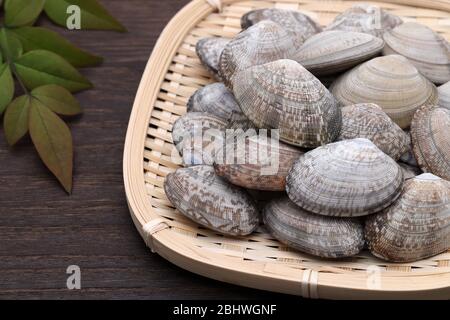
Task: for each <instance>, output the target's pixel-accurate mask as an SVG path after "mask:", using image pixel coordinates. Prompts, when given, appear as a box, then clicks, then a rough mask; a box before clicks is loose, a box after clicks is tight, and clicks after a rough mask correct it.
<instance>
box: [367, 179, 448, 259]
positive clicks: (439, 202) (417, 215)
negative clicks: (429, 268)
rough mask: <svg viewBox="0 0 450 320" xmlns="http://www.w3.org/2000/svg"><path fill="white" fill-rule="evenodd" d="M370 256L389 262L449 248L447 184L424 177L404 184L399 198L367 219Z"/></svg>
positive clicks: (443, 181)
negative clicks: (382, 210) (371, 254)
mask: <svg viewBox="0 0 450 320" xmlns="http://www.w3.org/2000/svg"><path fill="white" fill-rule="evenodd" d="M365 233H366V239H367V241H368V243H369V249H370V250H371V251H372V253H373V254H374V255H375V256H377V257H379V258H381V259H384V260H388V261H392V262H411V261H418V260H422V259H426V258H429V257H432V256H435V255H437V254H440V253H442V252H445V251H447V250H448V249H450V182H448V181H445V180H442V179H440V178H438V177H436V176H434V175H431V174H423V175H421V176H419V177H416V178H414V179H411V180H408V181H407V182H406V183H405V186H404V189H403V191H402V194H401V196H400V197H399V199H398V200H397V201H396V202H395V203H394V204H393V205H392V206H391V207H390V208H388V209H386V210H385V211H384V212H382V213H379V214H376V215H374V216H372V217H369V218H368V219H367V221H366V227H365Z"/></svg>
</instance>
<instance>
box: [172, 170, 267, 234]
mask: <svg viewBox="0 0 450 320" xmlns="http://www.w3.org/2000/svg"><path fill="white" fill-rule="evenodd" d="M164 190H165V193H166V195H167V198H168V199H169V200H170V202H171V203H172V204H173V205H174V206H175V207H176V208H177V209H178V211H180V212H181V213H182V214H183V215H185V216H186V217H188V218H190V219H192V220H193V221H195V222H197V223H199V224H201V225H202V226H205V227H207V228H209V229H212V230H215V231H217V232H220V233H223V234H226V235H232V236H244V235H248V234H251V233H252V232H253V231H254V230H255V229H256V228H257V227H258V225H259V212H258V209H257V207H256V204H255V202H254V201H253V199H252V198H251V197H250V196H249V195H248V194H247V193H246V191H245V190H243V189H241V188H239V187H236V186H233V185H231V184H229V183H228V182H226V181H225V180H224V179H222V178H220V177H218V176H217V175H216V174H215V172H214V168H213V167H210V166H196V167H191V168H183V169H178V170H177V171H175V172H174V173H170V174H169V175H168V176H167V177H166V180H165V183H164Z"/></svg>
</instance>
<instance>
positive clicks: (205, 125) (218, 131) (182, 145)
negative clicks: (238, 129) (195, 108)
mask: <svg viewBox="0 0 450 320" xmlns="http://www.w3.org/2000/svg"><path fill="white" fill-rule="evenodd" d="M227 125H228V123H227V122H225V121H224V120H222V119H220V118H217V117H215V116H213V115H210V114H208V113H204V112H191V113H187V114H186V115H184V116H182V117H181V118H179V119H178V120H177V121H176V122H175V124H174V125H173V129H172V140H173V143H174V145H175V147H176V148H177V150H178V152H179V153H180V154H181V155H182V156H183V163H184V165H185V166H192V165H201V164H209V165H213V163H214V157H215V155H216V152H218V151H220V150H221V149H222V147H223V142H224V140H225V130H226V128H227Z"/></svg>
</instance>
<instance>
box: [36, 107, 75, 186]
mask: <svg viewBox="0 0 450 320" xmlns="http://www.w3.org/2000/svg"><path fill="white" fill-rule="evenodd" d="M35 101H36V103H33V106H32V108H31V109H30V115H29V128H30V136H31V139H32V140H33V144H34V146H35V147H36V150H37V151H38V153H39V156H40V157H41V159H42V161H43V162H44V163H45V165H46V166H47V168H48V169H49V170H50V171H51V172H52V173H53V174H54V175H55V176H56V178H57V179H58V180H59V182H60V183H61V184H62V186H63V187H64V189H65V190H66V191H67V192H68V193H71V191H72V170H73V146H72V135H71V133H70V130H69V128H68V127H67V125H66V124H65V123H64V121H62V120H61V119H60V118H59V117H58V116H57V115H56V114H55V113H54V112H52V111H51V110H50V109H48V108H47V107H45V106H44V105H42V104H41V103H40V102H38V101H37V100H35Z"/></svg>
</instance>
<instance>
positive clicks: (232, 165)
mask: <svg viewBox="0 0 450 320" xmlns="http://www.w3.org/2000/svg"><path fill="white" fill-rule="evenodd" d="M302 154H303V152H302V151H301V150H299V149H297V148H295V147H292V146H289V145H287V144H285V143H283V142H280V141H279V140H278V139H275V138H270V137H266V136H261V135H254V136H250V137H248V136H246V135H241V136H238V137H237V139H232V140H227V142H226V145H225V148H224V157H223V158H222V159H220V161H218V162H216V163H215V164H214V167H215V169H216V173H217V175H219V176H221V177H224V178H225V179H227V180H228V181H230V182H231V183H233V184H235V185H238V186H241V187H244V188H247V189H254V190H268V191H284V190H285V189H286V176H287V175H288V172H289V170H290V169H291V168H292V166H293V164H294V162H295V161H297V159H298V158H299V157H300V156H301V155H302ZM216 161H217V160H216Z"/></svg>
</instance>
